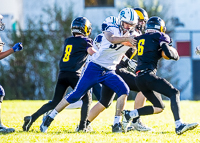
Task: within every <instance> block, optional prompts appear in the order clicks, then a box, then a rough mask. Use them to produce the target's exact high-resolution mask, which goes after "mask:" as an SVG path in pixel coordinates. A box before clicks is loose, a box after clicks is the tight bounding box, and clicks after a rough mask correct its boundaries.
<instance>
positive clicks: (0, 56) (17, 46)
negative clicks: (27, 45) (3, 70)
mask: <svg viewBox="0 0 200 143" xmlns="http://www.w3.org/2000/svg"><path fill="white" fill-rule="evenodd" d="M22 49H23V46H22V43H17V44H15V45H14V46H13V47H12V48H11V49H9V50H7V51H5V52H1V53H0V60H1V59H3V58H5V57H7V56H9V55H10V54H12V53H14V52H17V51H21V50H22Z"/></svg>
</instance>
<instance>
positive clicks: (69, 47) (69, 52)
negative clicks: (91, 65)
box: [63, 45, 72, 62]
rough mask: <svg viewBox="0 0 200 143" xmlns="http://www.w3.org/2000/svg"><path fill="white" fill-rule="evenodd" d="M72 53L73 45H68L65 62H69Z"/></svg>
mask: <svg viewBox="0 0 200 143" xmlns="http://www.w3.org/2000/svg"><path fill="white" fill-rule="evenodd" d="M71 51H72V45H67V46H66V48H65V56H64V58H63V62H67V61H69V56H70V54H71Z"/></svg>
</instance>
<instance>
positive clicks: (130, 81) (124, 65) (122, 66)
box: [87, 8, 152, 132]
mask: <svg viewBox="0 0 200 143" xmlns="http://www.w3.org/2000/svg"><path fill="white" fill-rule="evenodd" d="M137 10H140V9H139V8H137ZM140 15H141V14H140ZM107 19H111V20H112V19H114V18H113V17H108V18H107ZM119 19H120V17H119ZM141 19H148V16H147V17H146V15H144V16H143V18H142V17H141V16H140V17H139V20H140V22H138V25H137V26H136V27H137V33H136V34H135V35H136V36H139V35H141V34H142V32H141V31H140V29H141V27H142V26H141V25H143V23H144V22H142V20H141ZM105 21H107V20H105ZM108 21H109V20H108ZM113 21H117V20H113ZM113 21H110V22H112V24H113ZM114 24H116V23H114ZM107 25H108V22H107V23H105V24H104V23H103V24H102V31H104V30H105V29H106V27H107ZM139 27H140V28H139ZM96 38H98V39H100V38H101V40H100V41H99V42H101V41H102V34H99V35H98V36H97V37H96ZM98 44H102V43H98ZM136 52H137V50H136V49H133V48H130V49H129V50H128V51H127V52H126V53H125V55H124V56H123V59H122V60H121V62H120V63H119V64H118V65H117V66H116V70H115V72H116V73H117V74H118V75H120V77H122V79H123V80H124V81H125V82H126V84H127V85H128V86H129V88H130V90H132V91H136V92H139V89H138V88H137V86H136V84H135V74H134V73H132V72H130V71H128V68H129V69H132V70H133V71H134V69H135V67H136V65H137V64H136V63H135V61H134V60H131V59H132V58H133V57H134V56H135V54H136ZM101 94H102V96H103V95H106V96H103V97H106V98H102V99H101V101H100V102H101V103H102V104H103V105H104V106H105V107H106V108H108V107H109V106H110V104H111V103H112V101H113V99H114V97H115V93H114V91H113V90H112V89H110V88H109V87H107V86H104V85H103V86H102V93H101ZM145 101H146V98H145V97H144V95H143V94H142V93H141V92H139V93H138V94H137V96H136V100H135V102H138V103H135V107H136V108H137V107H138V108H139V107H142V106H143V105H144V102H145ZM93 110H95V107H94V108H93V109H91V111H90V112H91V113H92V112H93ZM94 118H96V117H95V116H93V115H92V114H90V113H89V116H88V121H87V123H90V122H91V121H93V120H94ZM120 121H121V115H120V116H119V114H118V112H117V110H116V116H115V119H114V124H113V126H112V132H122V129H121V123H120ZM133 127H134V128H135V129H136V130H138V131H150V130H152V129H151V128H149V127H146V126H145V125H143V124H142V123H141V121H140V120H139V118H137V119H135V120H134V123H132V124H131V127H129V130H132V129H134V128H133Z"/></svg>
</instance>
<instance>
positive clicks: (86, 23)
mask: <svg viewBox="0 0 200 143" xmlns="http://www.w3.org/2000/svg"><path fill="white" fill-rule="evenodd" d="M88 24H89V23H88V20H86V22H85V28H84V31H85V33H86V36H88V32H87V31H88V27H87V25H88Z"/></svg>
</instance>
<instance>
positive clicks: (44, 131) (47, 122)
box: [40, 116, 54, 133]
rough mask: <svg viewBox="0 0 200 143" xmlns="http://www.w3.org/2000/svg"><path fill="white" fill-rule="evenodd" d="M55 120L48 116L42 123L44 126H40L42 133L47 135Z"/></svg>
mask: <svg viewBox="0 0 200 143" xmlns="http://www.w3.org/2000/svg"><path fill="white" fill-rule="evenodd" d="M53 120H54V119H53V118H51V117H50V116H47V117H46V118H45V120H44V121H43V122H42V124H41V125H40V131H41V132H43V133H46V132H47V130H48V127H49V126H50V124H51V122H52V121H53Z"/></svg>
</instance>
